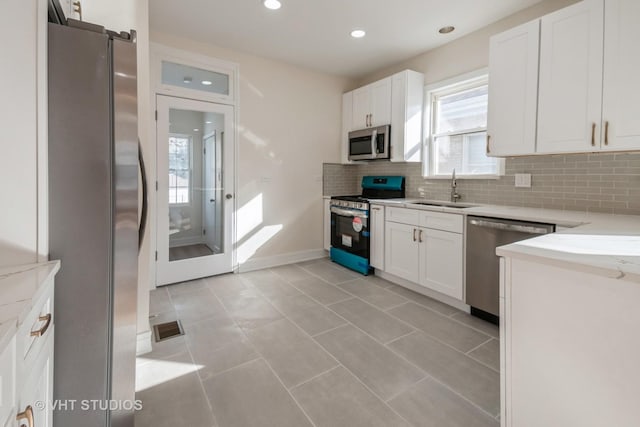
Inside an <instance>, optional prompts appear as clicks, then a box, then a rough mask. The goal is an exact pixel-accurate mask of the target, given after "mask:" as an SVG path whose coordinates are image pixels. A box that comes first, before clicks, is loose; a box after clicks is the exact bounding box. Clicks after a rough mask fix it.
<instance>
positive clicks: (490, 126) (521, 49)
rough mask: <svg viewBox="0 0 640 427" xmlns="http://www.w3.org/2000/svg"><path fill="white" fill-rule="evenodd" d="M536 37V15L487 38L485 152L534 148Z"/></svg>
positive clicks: (516, 152)
mask: <svg viewBox="0 0 640 427" xmlns="http://www.w3.org/2000/svg"><path fill="white" fill-rule="evenodd" d="M539 39H540V20H539V19H536V20H535V21H532V22H529V23H526V24H524V25H520V26H518V27H516V28H513V29H511V30H509V31H506V32H504V33H501V34H498V35H495V36H493V37H492V38H491V41H490V50H489V52H490V53H489V64H490V65H489V111H488V119H487V120H488V123H487V138H488V140H487V154H488V155H489V156H516V155H523V154H531V153H533V152H534V151H535V149H536V115H537V111H538V53H539V49H538V47H539Z"/></svg>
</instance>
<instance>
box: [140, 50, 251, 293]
mask: <svg viewBox="0 0 640 427" xmlns="http://www.w3.org/2000/svg"><path fill="white" fill-rule="evenodd" d="M149 46H150V58H149V60H150V67H149V68H150V75H149V80H150V83H151V84H150V86H151V87H150V89H151V90H150V91H149V92H148V96H149V105H150V106H151V108H150V109H149V115H148V116H147V117H148V119H147V120H148V123H149V126H150V129H149V137H150V141H149V142H148V143H147V144H145V146H146V147H148V149H149V155H148V157H149V159H147V161H148V163H149V164H148V165H147V167H148V170H149V171H148V172H149V173H148V178H147V179H148V187H149V188H155V186H156V182H155V180H156V177H157V163H156V162H157V152H156V142H157V139H158V136H157V128H156V121H155V115H156V107H155V105H156V96H157V95H163V94H164V95H171V96H176V97H180V98H187V99H194V100H200V101H208V102H214V103H220V104H228V105H232V106H234V118H233V133H234V138H235V141H236V144H235V145H234V165H233V167H234V176H233V181H234V187H235V189H236V196H235V197H234V198H233V212H234V217H235V214H236V212H237V208H238V206H237V203H238V202H237V200H238V197H237V193H238V158H239V144H238V141H239V136H240V135H239V130H238V123H239V120H240V112H239V110H240V100H239V93H240V84H239V80H240V78H239V76H240V65H239V64H238V63H235V62H231V61H227V60H222V59H219V58H214V57H211V56H207V55H203V54H199V53H195V52H191V51H187V50H182V49H176V48H172V47H169V46H166V45H162V44H159V43H153V42H152V43H150V44H149ZM162 60H169V61H172V62H177V63H180V64H185V65H190V66H194V67H200V68H204V69H207V70H211V71H216V72H228V73H229V76H230V77H231V83H230V85H231V88H232V89H233V92H232V93H233V94H234V95H233V96H232V97H229V98H227V99H225V100H222V99H218V100H213V99H209V97H208V96H201V94H197V96H194V94H193V92H191V91H181V90H180V88H178V87H176V88H170V90H169V89H168V88H167V87H166V86H165V85H162V82H161V65H162ZM156 196H157V193H156V192H155V191H150V192H149V195H148V197H149V206H150V207H151V209H150V211H149V225H148V229H149V231H150V232H149V235H148V237H149V254H150V258H149V264H148V269H149V270H148V273H149V289H150V290H153V289H156V287H157V275H156V262H155V259H156V258H155V256H154V254H155V251H156V248H157V238H156V237H157V236H156V233H155V230H156V228H157V226H156V223H157V212H156V209H155V207H156V203H157V202H156ZM236 237H237V233H236V228H235V223H234V228H233V252H232V259H233V272H234V273H235V272H237V271H238V261H237V252H236V249H237V242H236ZM156 256H157V255H156Z"/></svg>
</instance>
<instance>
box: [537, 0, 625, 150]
mask: <svg viewBox="0 0 640 427" xmlns="http://www.w3.org/2000/svg"><path fill="white" fill-rule="evenodd" d="M603 14H604V0H585V1H582V2H579V3H576V4H574V5H572V6H569V7H567V8H564V9H561V10H559V11H557V12H555V13H552V14H550V15H546V16H544V17H542V19H541V21H542V25H541V30H540V31H541V36H540V37H541V38H540V87H539V103H538V146H537V151H538V152H539V153H558V152H585V151H595V150H599V147H600V141H599V137H598V136H599V134H600V122H601V110H602V108H601V104H602V56H603V54H602V49H603V40H602V39H603V38H602V34H603V21H604V17H603ZM630 102H631V101H630Z"/></svg>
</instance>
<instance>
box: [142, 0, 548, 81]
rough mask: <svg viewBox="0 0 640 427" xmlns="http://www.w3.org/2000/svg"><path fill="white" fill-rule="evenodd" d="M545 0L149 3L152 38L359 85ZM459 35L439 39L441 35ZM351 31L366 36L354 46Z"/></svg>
mask: <svg viewBox="0 0 640 427" xmlns="http://www.w3.org/2000/svg"><path fill="white" fill-rule="evenodd" d="M539 1H540V0H396V1H390V0H316V1H310V0H281V2H282V8H281V9H280V10H277V11H272V10H268V9H266V8H265V7H264V6H263V5H262V0H181V1H176V0H152V1H150V2H149V7H150V25H151V29H152V30H154V31H162V32H168V33H170V34H173V35H176V36H181V37H186V38H189V39H193V40H196V41H200V42H205V43H212V44H215V45H219V46H223V47H228V48H232V49H237V50H241V51H245V52H249V53H254V54H258V55H261V56H266V57H269V58H275V59H279V60H282V61H286V62H289V63H293V64H297V65H300V66H303V67H307V68H311V69H314V70H318V71H322V72H327V73H331V74H338V75H344V76H349V77H360V76H362V75H364V74H367V73H369V72H372V71H375V70H377V69H380V68H383V67H385V66H388V65H391V64H394V63H397V62H400V61H402V60H405V59H408V58H411V57H413V56H415V55H417V54H419V53H422V52H425V51H427V50H429V49H433V48H434V47H437V46H440V45H442V44H445V43H447V42H449V41H451V40H454V39H456V38H458V37H461V36H463V35H465V34H468V33H471V32H473V31H475V30H477V29H480V28H482V27H484V26H486V25H488V24H490V23H492V22H495V21H497V20H499V19H501V18H503V17H506V16H508V15H511V14H513V13H515V12H517V11H519V10H522V9H524V8H527V7H529V6H531V5H533V4H535V3H538V2H539ZM446 25H453V26H455V27H456V30H455V31H454V32H453V33H451V34H448V35H441V34H439V33H438V29H439V28H441V27H443V26H446ZM354 28H362V29H364V30H366V31H367V36H366V37H364V38H362V39H354V38H352V37H351V36H350V35H349V33H350V32H351V30H352V29H354Z"/></svg>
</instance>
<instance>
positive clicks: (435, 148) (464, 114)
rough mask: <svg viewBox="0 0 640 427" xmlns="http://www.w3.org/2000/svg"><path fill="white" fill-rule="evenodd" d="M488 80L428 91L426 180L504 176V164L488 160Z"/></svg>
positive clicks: (473, 80) (452, 84) (478, 78)
mask: <svg viewBox="0 0 640 427" xmlns="http://www.w3.org/2000/svg"><path fill="white" fill-rule="evenodd" d="M488 88H489V86H488V76H487V75H482V76H480V77H475V78H472V79H464V80H461V81H458V82H454V83H450V84H447V85H442V86H440V87H437V88H434V89H431V90H428V91H427V94H426V95H427V100H428V103H429V105H428V107H429V108H428V111H429V113H430V114H429V123H428V126H427V129H428V132H427V135H428V136H429V137H428V139H427V147H426V148H427V149H425V150H424V151H425V156H426V158H425V159H424V170H423V174H424V176H425V177H449V176H451V174H452V172H453V170H454V169H455V171H456V175H457V176H462V177H470V178H475V177H477V178H486V177H493V176H498V175H501V174H502V168H503V166H502V165H503V161H502V160H500V159H496V158H492V157H487V155H486V139H487V105H488V104H487V101H488Z"/></svg>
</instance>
